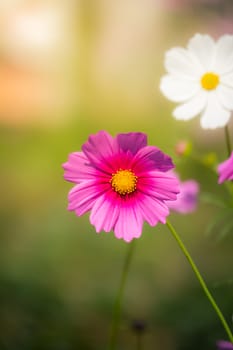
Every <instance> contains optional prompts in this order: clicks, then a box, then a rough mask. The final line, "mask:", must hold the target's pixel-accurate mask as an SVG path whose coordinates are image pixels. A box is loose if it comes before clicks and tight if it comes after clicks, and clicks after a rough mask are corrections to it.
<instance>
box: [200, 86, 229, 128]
mask: <svg viewBox="0 0 233 350" xmlns="http://www.w3.org/2000/svg"><path fill="white" fill-rule="evenodd" d="M230 116H231V112H230V111H227V110H226V109H224V108H223V107H222V106H221V104H220V103H219V101H218V98H217V95H216V92H215V91H212V92H210V93H209V94H208V102H207V106H206V109H205V111H204V113H203V114H202V115H201V126H202V128H203V129H216V128H221V127H223V126H225V125H226V124H227V123H228V121H229V119H230Z"/></svg>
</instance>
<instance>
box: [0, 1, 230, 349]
mask: <svg viewBox="0 0 233 350" xmlns="http://www.w3.org/2000/svg"><path fill="white" fill-rule="evenodd" d="M196 32H200V33H208V34H210V35H212V36H213V37H214V38H218V37H219V36H220V35H222V34H225V33H231V34H232V33H233V3H232V0H143V1H141V0H118V1H113V0H66V1H62V0H1V1H0V142H1V166H2V170H1V178H2V179H1V193H2V195H1V198H2V200H1V203H0V206H1V232H0V349H1V350H5V349H6V350H8V349H9V350H16V349H17V350H21V349H22V350H24V349H25V350H32V349H33V350H34V349H36V350H37V349H38V350H42V349H43V350H73V349H81V350H82V349H83V350H85V349H87V350H92V349H93V350H94V349H95V350H102V349H106V348H107V343H108V336H109V328H110V324H111V314H112V306H113V303H114V299H115V295H116V291H117V288H118V284H119V278H120V273H121V269H122V265H123V260H124V257H125V254H126V250H127V244H126V243H125V242H123V241H120V240H117V239H116V238H114V235H113V233H109V234H105V233H104V232H103V233H101V234H96V232H95V230H94V228H93V227H92V226H91V225H90V223H89V218H88V217H89V215H84V216H83V217H81V218H77V217H76V216H75V214H74V213H69V212H68V211H67V209H66V207H67V194H68V191H69V189H70V188H71V187H72V185H71V184H69V183H66V182H65V181H64V180H63V171H62V168H61V164H62V163H63V162H65V161H66V160H67V156H68V154H69V153H70V152H73V151H78V150H80V147H81V145H82V144H83V143H84V142H85V141H86V139H87V138H88V135H89V134H91V133H96V132H97V131H98V130H100V129H104V130H107V131H108V132H110V133H111V134H113V135H115V134H116V133H119V132H128V131H142V132H146V133H147V134H148V139H149V144H153V145H157V146H158V147H160V148H161V149H162V150H163V151H164V152H166V153H168V154H169V155H171V156H172V157H173V158H174V162H175V163H176V164H177V169H178V171H179V173H180V176H181V178H182V180H185V179H188V178H194V179H196V180H198V181H199V183H200V188H201V191H203V192H209V193H212V194H213V195H218V196H221V197H225V196H226V192H225V188H224V186H222V187H220V186H218V185H217V177H216V175H215V174H214V173H213V172H211V171H209V170H208V169H207V168H206V167H205V166H203V164H200V163H198V162H196V161H195V160H193V159H191V158H188V159H185V160H183V159H180V158H179V157H178V156H177V155H176V153H175V145H176V144H177V142H179V141H180V140H188V141H192V143H193V148H194V149H195V150H196V152H197V153H209V152H216V153H217V155H218V157H219V160H221V161H222V160H224V159H225V158H226V156H227V155H226V147H225V140H224V130H222V129H218V130H216V131H203V130H202V129H201V127H200V124H199V118H196V119H194V120H192V121H190V122H189V123H185V122H177V121H175V120H174V119H173V118H172V117H171V112H172V109H173V108H174V105H173V104H172V103H170V102H169V101H167V100H166V99H165V98H164V97H163V96H162V94H161V93H160V91H159V81H160V78H161V76H162V75H163V74H164V67H163V60H164V53H165V51H166V50H168V49H170V48H171V47H174V46H186V44H187V41H188V40H189V38H190V37H191V36H193V35H194V34H195V33H196ZM229 128H230V132H231V135H233V128H232V123H231V124H230V125H229ZM225 214H226V212H224V213H222V211H221V210H220V209H219V208H218V207H216V206H215V205H213V204H209V203H207V202H206V201H205V202H203V201H201V200H200V202H199V205H198V208H197V210H196V212H194V213H192V214H189V215H184V216H181V215H177V214H172V215H171V217H170V219H171V221H172V223H173V224H174V225H175V227H176V228H177V230H178V231H179V232H180V233H181V236H182V238H183V239H184V241H185V243H186V244H187V246H188V248H189V250H190V252H191V254H192V255H193V257H194V260H195V261H196V262H197V265H198V266H199V268H200V270H201V271H202V273H203V275H204V277H205V279H206V281H207V284H208V285H209V287H210V289H211V291H212V292H213V295H214V296H215V298H216V300H217V302H218V303H219V306H220V307H221V308H222V310H223V313H224V315H225V316H226V319H227V321H228V322H229V324H231V325H232V314H233V279H232V278H233V277H232V270H233V261H232V248H233V235H232V232H229V231H230V230H225V231H224V232H225V233H228V234H227V235H226V234H222V236H224V237H222V239H219V236H218V234H219V232H220V231H221V230H222V227H224V224H226V222H227V220H229V213H227V214H228V217H227V216H226V215H225ZM221 215H222V216H221ZM217 217H219V218H220V220H219V221H218V222H217V223H216V224H215V225H213V224H212V227H211V228H210V223H211V222H212V223H213V218H217ZM231 227H232V226H231ZM207 231H209V232H210V231H211V234H209V235H207V234H206V232H207ZM224 232H223V233H224ZM135 322H136V324H137V322H139V323H140V324H143V327H144V328H145V330H144V332H143V334H142V337H143V344H144V345H143V349H148V350H149V349H161V348H162V349H164V350H174V349H178V350H183V349H184V350H185V349H195V350H196V349H200V350H202V349H203V350H208V349H215V342H216V340H217V339H220V338H225V339H226V335H225V333H224V330H223V328H222V326H221V324H220V323H219V320H218V319H217V316H216V315H215V313H214V311H213V309H212V308H211V306H210V305H209V302H208V301H207V299H206V297H205V296H204V294H203V292H202V290H201V289H200V287H199V285H198V282H197V281H196V279H195V277H194V275H193V272H192V271H191V269H190V267H189V266H188V264H187V262H186V260H185V258H184V257H183V255H182V253H181V252H180V250H179V247H178V246H177V244H176V242H175V241H174V240H173V238H172V237H171V235H170V233H169V232H168V230H167V228H166V227H165V226H162V225H158V226H157V227H155V228H151V227H149V225H146V224H145V225H144V230H143V234H142V237H141V238H140V239H139V240H137V242H136V251H135V256H134V259H133V262H132V266H131V268H130V274H129V278H128V282H127V286H126V290H125V294H124V302H123V314H122V323H121V329H120V334H119V349H122V350H124V349H127V350H131V349H136V344H137V331H136V330H135V328H136V329H137V327H135Z"/></svg>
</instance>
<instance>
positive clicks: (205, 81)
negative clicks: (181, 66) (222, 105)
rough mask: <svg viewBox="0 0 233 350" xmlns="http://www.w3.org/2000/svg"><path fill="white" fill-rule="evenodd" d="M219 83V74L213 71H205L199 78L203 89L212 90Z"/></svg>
mask: <svg viewBox="0 0 233 350" xmlns="http://www.w3.org/2000/svg"><path fill="white" fill-rule="evenodd" d="M218 84H219V76H218V75H217V74H215V73H212V72H208V73H205V74H204V75H203V76H202V78H201V86H202V87H203V88H204V89H205V90H213V89H215V88H216V87H217V86H218Z"/></svg>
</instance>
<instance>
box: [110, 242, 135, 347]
mask: <svg viewBox="0 0 233 350" xmlns="http://www.w3.org/2000/svg"><path fill="white" fill-rule="evenodd" d="M134 246H135V239H133V240H132V242H131V243H130V244H129V247H128V252H127V254H126V257H125V261H124V266H123V270H122V274H121V279H120V286H119V289H118V293H117V296H116V300H115V304H114V309H113V320H112V328H111V334H110V341H109V350H114V349H115V348H116V341H117V335H118V329H119V321H120V315H121V304H122V296H123V292H124V287H125V283H126V279H127V276H128V272H129V266H130V262H131V260H132V255H133V251H134Z"/></svg>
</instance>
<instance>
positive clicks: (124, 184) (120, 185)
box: [110, 169, 137, 195]
mask: <svg viewBox="0 0 233 350" xmlns="http://www.w3.org/2000/svg"><path fill="white" fill-rule="evenodd" d="M110 183H111V185H112V188H113V189H114V191H116V192H117V193H119V194H121V195H126V194H130V193H132V192H134V191H135V190H136V184H137V176H136V175H135V174H134V172H132V171H131V170H130V169H129V170H122V169H120V170H118V171H117V172H116V173H115V174H113V175H112V178H111V180H110Z"/></svg>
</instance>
